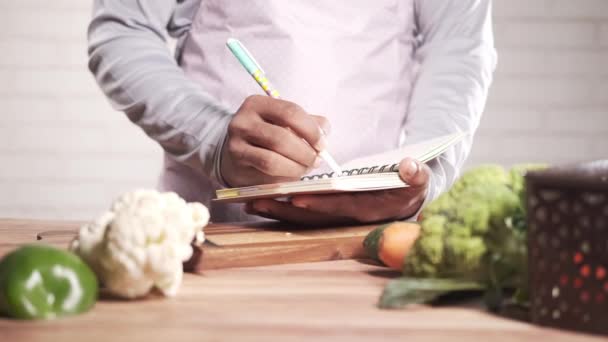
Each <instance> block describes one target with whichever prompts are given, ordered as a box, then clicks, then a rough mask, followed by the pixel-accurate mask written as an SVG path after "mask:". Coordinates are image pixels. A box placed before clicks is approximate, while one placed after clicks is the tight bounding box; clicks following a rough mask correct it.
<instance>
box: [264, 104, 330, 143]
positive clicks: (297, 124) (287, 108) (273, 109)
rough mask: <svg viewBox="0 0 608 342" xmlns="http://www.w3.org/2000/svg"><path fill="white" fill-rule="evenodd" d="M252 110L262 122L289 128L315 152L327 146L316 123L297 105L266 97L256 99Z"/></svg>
mask: <svg viewBox="0 0 608 342" xmlns="http://www.w3.org/2000/svg"><path fill="white" fill-rule="evenodd" d="M253 109H254V110H255V112H257V113H259V115H260V116H261V117H262V118H263V119H264V120H266V121H269V122H271V123H274V124H276V125H279V126H283V127H289V128H290V129H291V130H293V131H294V132H295V133H296V135H297V136H299V137H301V138H302V139H304V140H306V141H307V142H308V143H309V144H310V145H311V146H313V147H314V148H315V149H316V150H317V151H321V150H324V149H325V147H326V146H327V142H326V141H325V138H324V137H323V134H322V131H321V129H320V127H319V125H318V124H317V122H316V121H315V120H314V119H313V118H312V117H311V116H310V115H309V114H308V113H307V112H306V111H304V109H302V107H300V106H298V105H297V104H295V103H293V102H289V101H284V100H278V99H273V98H271V97H268V96H266V97H265V99H264V100H261V99H256V104H255V107H254V108H253Z"/></svg>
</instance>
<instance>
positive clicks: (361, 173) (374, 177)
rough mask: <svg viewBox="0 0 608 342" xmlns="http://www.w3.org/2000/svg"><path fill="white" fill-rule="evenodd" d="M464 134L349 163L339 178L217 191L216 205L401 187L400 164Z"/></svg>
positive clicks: (430, 155)
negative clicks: (407, 158)
mask: <svg viewBox="0 0 608 342" xmlns="http://www.w3.org/2000/svg"><path fill="white" fill-rule="evenodd" d="M465 135H466V133H455V134H450V135H445V136H441V137H438V138H434V139H431V140H428V141H423V142H420V143H417V144H412V145H407V146H404V147H401V148H398V149H395V150H392V151H388V152H384V153H380V154H375V155H371V156H367V157H363V158H357V159H354V160H351V161H349V162H347V163H345V164H343V165H340V166H341V167H342V170H344V171H343V172H342V175H341V176H339V177H338V176H336V175H335V174H334V173H333V172H331V173H322V174H316V175H310V176H306V177H302V179H300V180H299V181H293V182H286V183H275V184H262V185H254V186H247V187H242V188H228V189H220V190H217V191H216V199H214V201H217V202H246V201H250V200H253V199H258V198H280V197H289V196H293V195H302V194H331V193H340V192H359V191H377V190H388V189H398V188H404V187H407V186H408V185H407V184H406V183H405V182H403V180H401V177H400V176H399V172H398V170H399V163H400V162H401V160H402V159H403V158H405V157H411V158H414V159H417V160H419V161H420V162H422V163H427V162H429V161H431V160H433V159H435V158H436V157H438V156H439V155H440V154H441V153H443V152H444V151H445V150H446V149H448V148H449V147H450V146H452V145H453V144H455V143H456V142H458V141H460V140H461V139H462V138H463V137H464V136H465Z"/></svg>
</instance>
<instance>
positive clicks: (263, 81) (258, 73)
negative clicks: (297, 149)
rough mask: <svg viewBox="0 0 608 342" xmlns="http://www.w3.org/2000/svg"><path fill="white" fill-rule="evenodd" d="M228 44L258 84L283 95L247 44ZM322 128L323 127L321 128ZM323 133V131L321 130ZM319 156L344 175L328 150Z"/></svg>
mask: <svg viewBox="0 0 608 342" xmlns="http://www.w3.org/2000/svg"><path fill="white" fill-rule="evenodd" d="M226 45H227V46H228V48H229V49H230V51H232V54H233V55H234V57H236V59H237V60H238V61H239V62H240V63H241V65H242V66H243V67H244V68H245V70H247V72H248V73H249V74H250V75H251V76H252V77H253V79H254V80H255V81H256V82H257V84H259V85H260V87H262V89H263V90H264V92H265V93H266V94H267V95H268V96H270V97H272V98H275V99H280V98H281V95H280V94H279V91H278V90H277V89H275V88H274V86H273V85H272V84H271V83H270V81H269V80H268V78H267V77H266V75H265V74H264V70H263V69H262V67H261V66H260V65H259V64H258V62H257V61H256V60H255V59H254V58H253V56H252V55H251V53H250V52H249V51H248V50H247V48H245V46H244V45H243V44H242V43H241V42H240V41H239V40H237V39H234V38H229V39H228V41H227V42H226ZM319 130H321V128H319ZM321 132H322V134H324V133H323V131H322V130H321ZM318 152H319V156H320V157H321V158H323V160H325V162H326V163H327V164H328V165H329V167H330V168H331V169H332V170H333V171H334V173H335V174H336V175H337V176H338V177H339V176H341V175H342V169H341V168H340V166H339V165H338V163H336V161H335V160H334V158H333V157H332V156H331V155H330V154H329V152H327V150H323V151H318Z"/></svg>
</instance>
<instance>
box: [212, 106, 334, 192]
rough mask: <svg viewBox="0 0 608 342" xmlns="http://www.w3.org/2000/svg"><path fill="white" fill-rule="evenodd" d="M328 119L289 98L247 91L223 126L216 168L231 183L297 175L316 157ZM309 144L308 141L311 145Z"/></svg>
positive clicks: (311, 165)
mask: <svg viewBox="0 0 608 342" xmlns="http://www.w3.org/2000/svg"><path fill="white" fill-rule="evenodd" d="M319 127H321V129H322V130H323V132H325V133H328V130H329V122H328V121H327V119H326V118H324V117H322V116H316V115H310V114H308V113H306V112H305V111H304V110H303V109H302V108H301V107H300V106H298V105H296V104H295V103H292V102H288V101H284V100H278V99H274V98H272V97H269V96H260V95H253V96H249V97H248V98H247V99H245V101H243V104H242V105H241V107H240V108H239V110H238V111H237V112H236V114H235V115H234V118H233V119H232V121H231V122H230V125H229V126H228V136H227V138H226V139H227V140H226V142H225V143H224V147H223V149H222V156H221V173H222V177H223V178H224V180H225V181H226V182H227V183H228V185H229V186H231V187H241V186H249V185H255V184H267V183H276V182H285V181H293V180H298V179H300V177H302V176H303V175H305V174H306V173H308V172H309V171H310V170H312V168H314V167H318V166H319V164H320V163H321V160H320V159H319V157H318V152H317V151H321V150H323V149H324V148H325V146H326V141H325V138H324V136H323V132H322V131H321V130H320V129H319ZM311 146H313V147H314V148H313V147H311Z"/></svg>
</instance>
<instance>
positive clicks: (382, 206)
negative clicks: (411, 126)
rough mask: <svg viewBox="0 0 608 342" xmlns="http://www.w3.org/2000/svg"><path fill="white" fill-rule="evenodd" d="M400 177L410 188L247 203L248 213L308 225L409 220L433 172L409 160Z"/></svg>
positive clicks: (421, 202) (400, 171)
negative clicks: (287, 200)
mask: <svg viewBox="0 0 608 342" xmlns="http://www.w3.org/2000/svg"><path fill="white" fill-rule="evenodd" d="M399 175H400V176H401V179H403V181H404V182H405V183H407V184H408V185H409V187H407V188H403V189H394V190H381V191H371V192H357V193H343V194H329V195H299V196H294V197H293V198H292V199H291V202H281V201H276V200H272V199H260V200H255V201H252V202H250V203H247V205H246V207H245V211H246V212H247V213H249V214H253V215H259V216H263V217H266V218H272V219H276V220H280V221H287V222H293V223H298V224H306V225H326V224H344V223H354V224H358V223H373V222H379V221H385V220H399V219H407V218H410V217H411V216H413V215H414V214H416V212H417V211H418V210H419V209H420V207H421V206H422V204H423V203H424V200H425V198H426V196H427V189H428V185H429V179H430V175H431V170H430V169H429V167H428V166H427V165H426V164H423V163H420V162H418V161H416V160H413V159H411V158H406V159H404V160H402V161H401V163H400V164H399Z"/></svg>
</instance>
